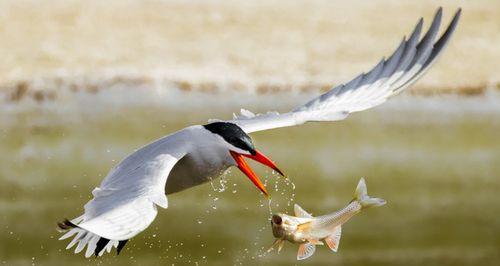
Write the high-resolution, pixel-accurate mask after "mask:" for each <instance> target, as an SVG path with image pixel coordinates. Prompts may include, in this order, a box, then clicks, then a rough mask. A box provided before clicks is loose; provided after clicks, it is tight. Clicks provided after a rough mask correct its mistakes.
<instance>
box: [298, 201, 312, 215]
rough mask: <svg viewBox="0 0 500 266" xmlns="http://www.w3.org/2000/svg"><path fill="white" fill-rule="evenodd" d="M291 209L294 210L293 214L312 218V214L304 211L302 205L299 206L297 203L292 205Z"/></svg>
mask: <svg viewBox="0 0 500 266" xmlns="http://www.w3.org/2000/svg"><path fill="white" fill-rule="evenodd" d="M293 210H294V212H295V216H297V217H301V218H312V215H311V214H310V213H308V212H306V211H305V210H304V209H302V207H300V206H299V204H295V205H294V206H293Z"/></svg>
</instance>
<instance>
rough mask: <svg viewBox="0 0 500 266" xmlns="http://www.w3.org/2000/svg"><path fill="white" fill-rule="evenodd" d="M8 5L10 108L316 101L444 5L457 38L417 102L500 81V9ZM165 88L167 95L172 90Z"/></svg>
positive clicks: (1, 58)
mask: <svg viewBox="0 0 500 266" xmlns="http://www.w3.org/2000/svg"><path fill="white" fill-rule="evenodd" d="M344 2H345V1H293V2H292V1H272V2H269V1H256V2H255V1H254V2H252V3H247V2H245V1H231V2H225V3H219V2H216V1H196V2H195V1H187V2H186V1H106V3H101V2H98V1H31V0H28V1H2V2H0V87H1V88H2V89H0V90H2V91H4V93H5V92H7V95H5V96H4V98H5V99H7V100H14V101H16V100H17V99H18V98H23V97H24V96H26V95H28V96H29V97H31V98H33V99H35V100H40V99H41V100H47V99H53V98H57V95H58V94H59V93H60V91H61V90H65V89H67V90H72V91H78V90H85V91H89V92H96V91H99V90H101V89H105V88H109V87H113V86H115V87H116V86H118V87H119V86H122V87H123V86H126V87H130V88H135V87H147V88H158V87H162V86H164V85H165V84H167V85H166V87H167V89H170V88H179V89H181V90H187V91H189V90H196V91H204V92H213V91H223V90H240V91H241V90H243V91H251V92H257V93H268V92H274V91H283V90H297V91H311V90H312V91H314V90H319V89H326V88H328V87H329V86H331V85H335V84H338V83H342V82H345V81H347V80H349V79H350V78H352V77H353V76H354V75H356V74H358V73H360V72H362V71H366V70H368V69H369V68H370V67H371V66H372V65H373V64H375V63H376V62H377V61H378V60H379V59H380V58H381V57H382V56H384V55H388V54H390V53H391V52H392V50H393V49H394V48H395V47H396V45H397V44H398V42H399V41H400V40H401V37H402V36H403V35H404V34H408V33H409V32H410V31H411V30H412V28H413V26H414V25H415V23H416V21H417V19H418V18H419V17H420V16H422V17H424V19H425V22H426V24H425V26H428V23H429V21H430V20H431V18H432V15H433V13H434V11H435V9H436V8H437V6H440V5H441V6H443V7H444V11H445V14H444V22H445V23H447V22H448V21H449V19H450V17H451V15H452V14H453V12H454V11H455V10H456V9H457V8H458V7H459V6H461V7H462V8H463V10H464V12H463V17H462V21H461V24H460V25H459V28H458V31H457V33H456V36H454V39H453V40H452V42H451V45H450V46H449V48H448V50H447V51H446V52H445V54H444V56H443V57H442V58H441V59H440V61H439V62H438V63H437V64H436V66H435V67H434V68H433V69H432V70H431V71H430V72H429V73H428V75H426V76H425V77H424V78H423V79H422V80H421V81H420V82H418V83H417V84H416V86H415V88H416V89H414V90H413V92H414V93H416V94H419V93H420V94H432V93H434V92H435V91H436V90H438V91H444V92H455V91H460V92H463V93H464V94H480V93H483V92H484V90H487V89H488V88H496V87H497V83H498V82H499V81H500V68H498V67H497V65H496V64H497V62H499V61H500V49H499V48H498V44H499V43H500V2H499V1H486V0H482V1H467V2H459V1H430V0H425V1H418V3H417V2H401V1H389V0H387V1H374V2H372V1H369V2H368V1H363V2H361V1H359V2H354V3H349V4H347V3H344ZM164 87H165V86H164Z"/></svg>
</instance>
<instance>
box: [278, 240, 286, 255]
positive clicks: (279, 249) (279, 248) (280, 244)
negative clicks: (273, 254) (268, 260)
mask: <svg viewBox="0 0 500 266" xmlns="http://www.w3.org/2000/svg"><path fill="white" fill-rule="evenodd" d="M284 245H285V240H281V241H280V243H279V244H278V253H280V251H281V249H282V248H283V246H284Z"/></svg>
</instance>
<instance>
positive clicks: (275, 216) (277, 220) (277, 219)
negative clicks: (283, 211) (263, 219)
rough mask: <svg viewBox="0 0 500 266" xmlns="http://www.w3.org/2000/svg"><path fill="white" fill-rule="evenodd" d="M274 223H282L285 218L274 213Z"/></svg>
mask: <svg viewBox="0 0 500 266" xmlns="http://www.w3.org/2000/svg"><path fill="white" fill-rule="evenodd" d="M272 220H273V223H275V224H277V225H280V224H281V223H282V222H283V219H281V217H280V216H279V215H273V218H272Z"/></svg>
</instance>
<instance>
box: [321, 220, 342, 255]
mask: <svg viewBox="0 0 500 266" xmlns="http://www.w3.org/2000/svg"><path fill="white" fill-rule="evenodd" d="M341 235H342V227H341V226H340V225H339V226H337V227H335V230H334V231H333V234H331V235H329V236H328V237H326V238H325V239H324V240H325V243H326V245H327V246H328V247H329V248H330V249H331V250H332V251H333V252H337V250H338V248H339V243H340V236H341Z"/></svg>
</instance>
